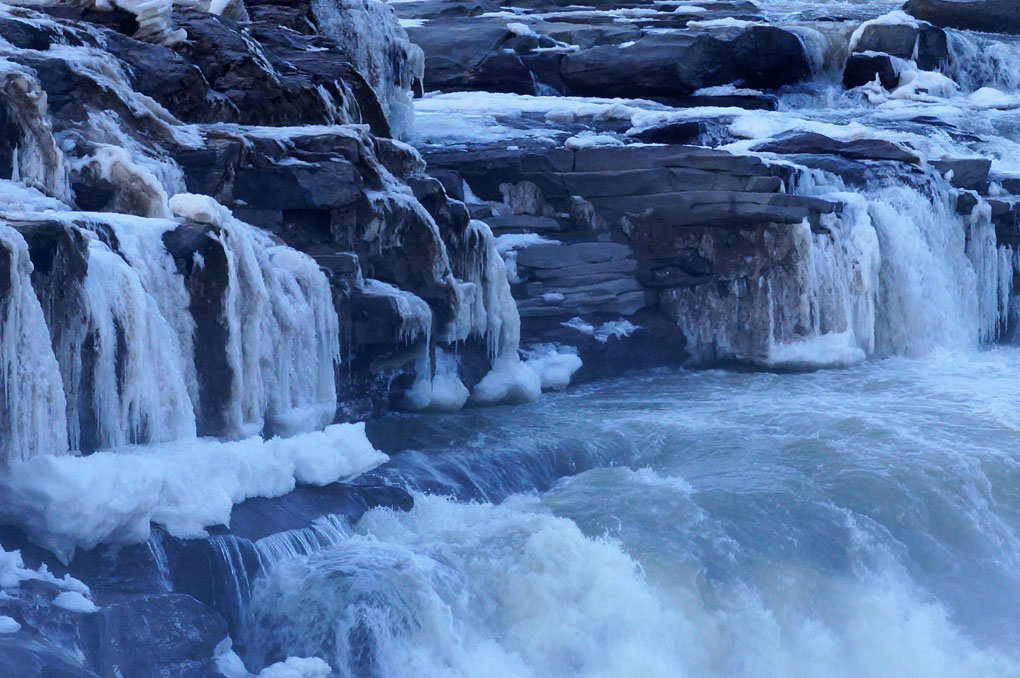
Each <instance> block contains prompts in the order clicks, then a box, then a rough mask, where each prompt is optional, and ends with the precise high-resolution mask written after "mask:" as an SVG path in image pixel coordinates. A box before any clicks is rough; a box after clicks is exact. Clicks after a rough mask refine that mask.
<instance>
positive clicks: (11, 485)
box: [0, 423, 388, 584]
mask: <svg viewBox="0 0 1020 678" xmlns="http://www.w3.org/2000/svg"><path fill="white" fill-rule="evenodd" d="M387 458H388V457H387V456H386V455H385V454H383V453H382V452H379V451H377V450H376V449H375V448H374V447H372V444H371V443H370V442H369V440H368V438H367V436H366V435H365V425H364V423H357V424H335V425H333V426H329V427H327V428H326V429H325V430H322V431H317V432H314V433H305V434H301V435H297V436H294V437H293V438H273V439H270V440H263V439H261V438H258V437H253V438H248V439H245V440H237V441H229V442H221V441H216V440H209V439H199V440H191V441H179V442H175V443H165V444H160V445H146V446H131V447H126V448H122V449H119V450H117V451H104V452H96V453H94V454H91V455H89V456H85V457H82V456H59V457H58V456H52V455H42V456H38V457H33V458H32V459H29V460H27V461H23V462H19V463H16V464H13V465H12V466H11V468H10V470H9V472H8V473H7V474H5V476H4V477H3V479H2V480H0V503H2V504H3V505H4V506H5V507H6V509H7V520H8V521H9V522H13V523H16V524H17V525H19V526H20V527H22V528H23V529H25V531H26V532H27V533H28V534H29V535H30V536H31V538H32V539H33V541H35V542H36V543H38V544H40V545H42V546H45V547H46V548H49V549H51V550H52V551H53V552H54V553H56V554H57V555H58V556H59V557H61V558H62V559H65V560H67V559H69V558H70V557H71V556H72V555H73V552H74V549H75V547H82V548H92V547H94V546H96V545H97V544H99V543H103V542H113V543H136V542H144V541H145V540H146V539H148V537H149V525H150V523H153V522H155V523H158V524H160V525H163V526H164V527H165V528H166V529H167V531H168V532H169V533H170V534H172V535H174V536H176V537H182V538H188V537H199V536H204V535H205V534H206V532H205V528H206V527H208V526H210V525H219V524H223V525H229V524H230V512H231V509H232V508H233V505H234V504H237V503H240V502H242V501H244V500H245V499H250V498H252V497H278V496H281V495H284V494H287V493H288V492H290V491H291V490H293V489H294V487H295V486H296V485H297V484H298V483H302V484H310V485H320V486H321V485H326V484H328V483H331V482H335V481H338V480H343V479H346V478H350V477H353V476H356V475H359V474H361V473H364V472H365V471H368V470H370V469H372V468H375V467H376V466H378V465H379V464H382V463H383V462H385V461H386V460H387ZM0 557H2V554H0ZM2 565H3V563H2V562H0V577H2V575H3V572H4V571H3V568H2ZM2 583H3V582H2V580H0V584H2Z"/></svg>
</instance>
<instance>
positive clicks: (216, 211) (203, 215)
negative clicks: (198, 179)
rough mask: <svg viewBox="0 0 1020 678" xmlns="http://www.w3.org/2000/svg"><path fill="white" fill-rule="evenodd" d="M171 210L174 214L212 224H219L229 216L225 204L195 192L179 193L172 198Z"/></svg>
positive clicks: (200, 222)
mask: <svg viewBox="0 0 1020 678" xmlns="http://www.w3.org/2000/svg"><path fill="white" fill-rule="evenodd" d="M170 211H171V212H173V213H174V216H178V217H180V218H182V219H190V220H191V221H194V222H196V223H199V224H209V225H210V226H219V225H221V224H222V223H223V221H224V219H226V218H229V212H227V210H226V208H225V207H223V205H221V204H219V203H218V202H216V201H215V200H214V199H213V198H210V197H209V196H207V195H197V194H195V193H178V194H177V195H175V196H174V197H172V198H170Z"/></svg>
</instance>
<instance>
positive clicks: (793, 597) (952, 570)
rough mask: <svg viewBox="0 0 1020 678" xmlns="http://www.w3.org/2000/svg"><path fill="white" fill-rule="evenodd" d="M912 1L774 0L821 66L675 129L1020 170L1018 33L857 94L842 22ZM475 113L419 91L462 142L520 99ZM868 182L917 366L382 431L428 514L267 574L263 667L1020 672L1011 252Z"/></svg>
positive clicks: (741, 146)
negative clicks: (1006, 300) (792, 137)
mask: <svg viewBox="0 0 1020 678" xmlns="http://www.w3.org/2000/svg"><path fill="white" fill-rule="evenodd" d="M900 4H901V3H899V2H898V0H897V2H888V1H885V0H867V1H862V2H832V3H813V2H801V1H797V0H793V1H786V0H767V1H766V2H763V3H761V6H762V9H763V10H764V12H765V13H766V15H767V16H768V18H769V19H770V20H771V21H773V22H776V23H781V24H784V25H793V26H794V27H795V28H796V30H797V31H798V34H799V35H801V37H802V39H803V40H804V41H805V44H806V45H808V46H809V48H810V49H813V50H814V55H815V66H816V71H817V72H816V75H817V78H816V79H815V80H814V81H813V82H811V83H810V84H807V85H804V86H801V87H795V88H792V89H790V90H788V91H786V92H785V93H784V94H783V96H782V97H781V103H780V110H779V111H777V112H760V111H753V112H742V111H735V110H733V109H728V110H719V109H715V110H705V109H700V110H690V111H673V112H670V113H669V114H668V115H667V116H666V117H684V116H687V117H692V118H699V119H700V118H706V117H707V118H711V117H713V116H716V117H719V118H720V119H722V120H724V121H725V123H726V124H727V125H729V131H730V133H731V134H733V135H734V136H735V137H737V138H738V139H746V140H748V141H746V142H742V141H737V142H734V143H732V144H731V145H730V146H729V147H730V148H731V149H733V150H738V151H742V150H747V149H749V148H751V147H752V146H753V144H754V143H756V141H757V140H758V139H761V138H767V137H768V136H770V135H774V134H777V133H779V132H781V131H783V130H785V129H808V130H820V131H823V132H825V133H831V134H834V135H837V136H839V137H840V138H847V137H849V138H854V137H859V138H868V137H873V136H874V137H878V138H886V139H891V140H897V141H907V142H909V143H911V144H913V145H914V146H915V147H916V148H918V149H921V150H922V151H923V152H924V153H927V154H930V155H931V156H932V157H939V156H940V155H943V154H946V155H971V154H973V153H975V152H977V153H980V154H983V155H987V156H990V157H992V158H993V161H994V167H995V169H996V170H997V171H999V172H1003V173H1013V172H1016V171H1017V170H1018V169H1020V165H1018V164H1017V161H1016V158H1017V157H1020V156H1018V155H1017V153H1016V143H1017V140H1018V138H1020V135H1018V133H1017V129H1018V126H1017V124H1016V120H1017V119H1018V116H1017V113H1016V107H1015V106H1012V105H999V106H998V108H1001V109H1002V110H997V109H996V107H993V106H990V105H988V102H989V96H991V94H995V95H996V96H998V95H999V94H1001V95H1002V96H1003V97H1008V98H1012V97H1015V96H1016V88H1017V86H1018V84H1020V70H1018V69H1017V68H1016V63H1017V62H1016V54H1018V46H1017V44H1016V41H1015V40H1012V39H1008V38H1002V37H992V36H980V35H976V34H972V33H965V32H955V31H952V32H950V36H949V40H950V43H951V46H952V51H953V53H954V55H955V59H954V65H953V66H952V69H954V70H953V71H952V75H953V76H954V78H955V80H956V81H957V83H959V85H960V87H959V88H955V86H953V87H949V88H948V89H946V90H945V91H941V92H937V91H934V90H928V91H924V92H919V93H914V94H911V93H909V92H907V93H904V94H903V95H902V96H898V97H897V96H894V97H887V96H886V95H884V94H882V95H881V96H879V98H878V99H868V98H866V97H863V96H861V94H860V93H859V92H856V93H847V92H845V91H844V90H843V88H842V86H841V84H840V82H839V69H840V67H841V65H842V63H843V60H844V59H845V56H846V50H847V46H848V44H849V42H850V40H851V39H852V38H851V34H852V32H853V30H854V29H855V28H856V27H857V26H858V25H859V23H860V21H861V20H863V19H870V18H874V17H876V16H878V15H880V14H883V13H885V12H889V11H891V10H895V9H897V8H898V6H899V5H900ZM832 18H836V19H839V20H840V21H836V22H833V21H831V19H832ZM819 19H828V20H827V21H819ZM842 20H845V21H842ZM983 87H994V88H996V89H997V90H998V93H997V94H996V93H995V92H990V91H989V90H981V88H983ZM472 96H474V95H472ZM482 96H486V95H482ZM476 101H482V102H483V103H481V104H477V103H475V102H472V101H471V100H470V98H469V97H466V96H459V98H458V95H451V97H448V98H446V99H444V98H443V97H442V96H440V97H436V98H434V99H432V100H429V99H426V100H425V105H424V106H423V107H422V111H421V112H423V113H424V115H423V117H422V118H420V123H421V125H422V128H423V129H426V130H431V131H432V132H435V130H436V129H439V128H438V127H437V123H438V122H442V121H444V120H446V119H447V118H448V117H449V116H450V115H451V114H454V115H461V114H462V115H463V117H462V118H456V120H457V125H460V127H458V128H457V129H456V130H455V132H454V134H455V135H456V134H461V135H463V137H464V139H467V140H468V142H470V139H471V134H476V136H477V133H476V132H468V131H464V130H465V129H466V126H469V125H468V122H465V121H470V120H482V121H483V122H482V123H479V124H480V125H484V124H492V123H491V120H490V121H488V122H486V120H487V119H485V118H477V117H471V116H477V114H478V113H479V111H480V110H481V109H483V108H485V106H487V105H490V106H491V107H492V110H489V109H485V110H484V111H482V112H484V113H485V115H490V116H495V117H494V118H493V119H494V120H497V119H500V118H499V115H501V114H502V113H500V112H499V109H500V107H504V108H505V107H506V106H510V108H513V103H512V102H511V101H510V99H507V98H503V99H500V100H499V101H498V102H496V103H493V104H485V103H484V101H485V100H484V99H480V100H476ZM522 101H525V103H522V104H520V106H521V107H522V109H524V108H526V107H529V106H530V107H533V108H534V107H536V106H537V108H536V110H538V108H541V106H543V105H547V106H550V107H551V106H555V105H559V104H558V103H557V102H558V101H562V99H553V98H548V99H541V100H540V99H539V98H531V99H526V100H525V99H522ZM508 102H509V103H508ZM536 102H538V103H536ZM631 104H632V105H634V106H638V107H639V106H640V104H635V103H634V102H631ZM999 104H1002V102H1001V101H1000V102H999ZM458 106H468V107H470V106H475V108H470V110H469V109H468V108H464V109H463V110H461V109H458V108H457V107H458ZM465 111H466V112H465ZM653 111H655V112H654V113H653V114H654V115H659V113H658V112H657V111H659V109H655V108H654V107H653ZM506 115H507V116H508V117H512V114H511V113H506ZM920 116H935V117H938V118H940V119H941V120H942V121H943V122H944V123H945V126H948V127H947V129H949V131H948V132H943V131H938V130H937V129H936V130H935V131H933V129H935V128H933V127H932V126H931V125H929V122H930V119H929V118H924V119H921V118H920ZM454 127H456V126H454ZM842 128H845V129H844V131H843V132H842V134H839V132H840V129H842ZM500 129H501V130H503V131H505V129H504V128H500ZM445 133H446V132H445V131H444V134H445ZM531 133H532V132H531V131H528V134H531ZM425 137H429V134H427V133H426V134H425ZM425 137H423V138H425ZM936 186H937V187H939V189H938V190H942V191H945V190H946V189H945V187H944V186H942V185H941V184H936ZM801 190H803V191H808V192H811V191H812V190H816V192H819V193H821V194H824V191H825V190H831V188H826V187H825V186H824V181H823V185H822V186H821V187H820V188H817V189H812V187H811V186H802V187H801ZM848 190H849V189H848ZM883 191H884V192H883ZM854 192H856V193H858V195H860V196H863V199H862V198H857V200H858V201H859V202H860V204H861V205H864V207H862V210H868V209H870V211H871V220H872V222H873V223H875V224H876V228H877V242H878V243H880V245H881V250H882V271H881V273H880V275H879V278H880V280H881V285H880V289H879V290H876V291H874V292H873V294H874V298H875V299H876V303H877V310H876V311H875V313H876V314H877V315H876V317H877V320H876V321H875V322H874V323H873V324H874V325H875V329H874V332H875V335H876V340H877V345H876V348H875V353H874V356H878V355H893V356H901V357H885V358H879V357H872V358H870V359H869V360H868V361H867V362H865V363H863V364H860V365H857V366H855V367H850V368H847V369H840V370H823V371H817V372H809V373H776V372H739V371H708V372H687V371H666V370H660V371H653V372H646V373H639V374H632V375H628V376H626V377H624V378H620V379H617V380H614V381H609V382H603V383H596V384H590V385H586V386H582V387H579V388H575V389H572V390H570V391H568V392H563V393H557V394H551V395H547V396H545V397H543V398H542V399H541V400H540V401H538V402H536V403H532V404H529V405H523V406H517V407H494V408H487V409H472V410H466V411H464V412H461V413H459V414H453V415H442V416H438V415H427V416H417V415H415V416H411V415H401V416H391V417H388V418H386V419H384V420H381V421H379V422H376V423H374V424H373V430H372V437H373V440H374V442H375V443H376V444H377V445H379V446H380V447H382V448H383V449H385V450H386V451H387V452H390V453H391V455H392V460H391V462H390V463H389V464H387V465H386V466H384V467H382V468H380V469H379V470H377V471H376V472H374V473H373V474H370V476H369V478H368V480H371V481H376V480H379V479H380V478H381V479H383V480H385V481H386V482H390V483H394V484H398V485H401V486H404V487H407V488H409V489H411V490H412V491H414V492H415V493H416V503H415V508H414V509H413V510H412V511H411V512H410V513H401V512H394V511H390V510H378V509H377V510H375V511H372V512H370V513H368V514H367V515H366V516H365V517H364V518H363V519H362V520H361V521H360V522H359V523H358V524H357V525H356V526H355V527H354V528H353V529H352V530H350V534H345V535H344V537H345V538H343V539H339V540H337V543H336V544H335V545H334V546H332V547H330V548H327V549H324V550H321V551H319V552H317V553H313V554H311V555H309V556H300V557H297V558H292V559H289V560H285V561H282V562H280V563H278V564H277V566H275V567H273V568H270V569H269V570H268V572H267V574H266V575H265V576H264V577H262V578H260V579H259V580H258V581H257V582H256V583H255V585H254V588H253V593H252V600H251V605H250V610H249V613H250V619H249V624H247V637H245V638H243V639H241V640H242V644H243V647H244V648H245V653H247V654H248V658H249V659H251V660H252V663H253V664H259V665H263V664H265V663H268V662H269V661H275V660H278V659H280V658H282V657H285V656H287V655H312V654H317V655H319V656H325V657H326V658H327V659H328V660H329V661H330V664H331V665H332V666H333V667H334V669H335V670H336V671H338V672H339V673H340V674H341V675H345V676H347V675H350V676H380V677H385V676H429V677H432V676H478V677H479V678H482V677H485V678H489V677H501V676H515V677H517V676H534V677H535V678H559V677H566V676H574V677H586V678H587V677H594V676H606V677H617V676H619V677H624V676H626V677H630V676H642V677H649V676H664V677H666V676H668V677H674V676H699V677H709V676H712V677H714V676H726V677H745V676H747V677H750V676H756V677H759V676H760V677H762V678H772V677H788V676H805V677H813V678H814V677H822V676H826V677H829V676H833V677H843V676H846V677H847V678H850V677H875V676H917V677H919V678H920V677H924V678H931V677H935V676H960V677H964V676H965V677H972V678H977V677H986V676H989V677H991V676H1020V608H1018V607H1017V601H1018V600H1020V568H1018V565H1020V535H1018V534H1017V528H1018V526H1020V445H1018V442H1020V389H1018V387H1017V384H1018V383H1020V349H1017V348H995V349H989V350H977V349H976V348H975V346H976V343H977V342H976V340H975V339H976V338H978V337H980V338H983V339H984V340H987V339H989V338H990V337H991V336H993V335H994V333H995V328H996V327H1000V328H1001V327H1002V325H1001V323H1002V322H1003V321H1002V319H1001V317H999V316H997V315H996V314H997V313H1000V314H1001V313H1002V312H1003V309H1004V306H1003V305H1002V304H1001V303H1000V304H998V306H997V304H996V299H995V294H996V292H995V290H996V289H997V285H998V283H996V280H997V277H998V276H1000V275H1005V276H1006V280H1007V281H1008V277H1009V274H1010V266H1011V265H1010V262H1009V261H1008V259H1007V260H1006V261H1005V262H1004V263H1002V265H1001V266H1000V268H999V269H996V268H995V266H996V264H995V263H994V262H992V263H989V264H988V266H989V268H988V272H982V270H981V266H979V263H980V261H981V258H980V257H974V256H972V257H971V260H970V261H966V260H964V259H963V258H962V257H961V254H962V250H963V248H961V247H959V246H958V245H959V243H960V242H963V240H964V235H963V233H964V231H963V228H962V224H963V220H962V219H961V218H959V217H957V216H956V215H954V214H951V210H948V208H946V207H945V204H944V203H946V200H945V196H944V195H936V196H927V195H924V194H923V193H921V192H919V191H915V190H913V189H910V190H908V189H907V188H904V187H902V186H897V187H894V188H889V187H888V186H886V187H885V188H880V187H871V186H869V187H868V188H867V189H860V190H855V191H854ZM841 199H843V200H844V201H849V202H852V201H851V198H848V197H846V194H842V198H841ZM865 201H866V203H865ZM933 204H934V207H932V205H933ZM869 206H870V207H869ZM940 206H941V207H940ZM940 210H941V211H940ZM968 241H969V240H968ZM947 243H948V244H947ZM943 251H945V252H952V253H954V254H952V256H943V255H942V254H939V253H940V252H943ZM921 255H924V256H921ZM996 270H999V271H1000V272H999V273H997V272H996ZM986 278H988V280H985V279H986ZM975 280H977V281H979V282H978V283H977V284H975ZM1007 286H1008V282H1007ZM1000 287H1001V285H1000ZM982 289H983V290H985V292H979V291H978V292H976V291H975V290H982ZM983 294H984V295H986V296H988V295H990V296H988V298H987V299H984V298H982V295H983ZM975 295H976V296H975ZM997 308H998V311H997V310H996V309H997ZM902 356H911V357H902Z"/></svg>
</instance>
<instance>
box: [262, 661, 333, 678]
mask: <svg viewBox="0 0 1020 678" xmlns="http://www.w3.org/2000/svg"><path fill="white" fill-rule="evenodd" d="M331 673H332V670H331V669H330V668H329V664H327V663H326V662H324V661H323V660H321V659H319V658H318V657H288V658H287V659H286V660H284V661H282V662H277V663H276V664H273V665H272V666H267V667H266V668H264V669H262V670H261V671H259V675H258V678H329V676H330V674H331Z"/></svg>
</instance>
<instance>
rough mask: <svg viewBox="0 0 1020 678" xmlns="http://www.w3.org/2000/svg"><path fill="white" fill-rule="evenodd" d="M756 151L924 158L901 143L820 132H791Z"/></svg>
mask: <svg viewBox="0 0 1020 678" xmlns="http://www.w3.org/2000/svg"><path fill="white" fill-rule="evenodd" d="M755 150H756V151H765V152H768V153H781V154H784V155H785V154H820V155H838V156H842V157H844V158H852V159H856V160H892V161H896V162H906V163H910V164H912V165H916V164H919V163H920V162H921V160H920V158H918V156H917V155H916V154H914V153H912V152H911V151H909V150H907V149H905V148H903V147H902V146H900V145H899V144H896V143H893V142H891V141H883V140H881V139H854V140H852V141H837V140H836V139H832V138H830V137H827V136H825V135H822V134H818V133H816V132H790V133H787V134H784V135H781V136H779V137H776V138H775V139H772V140H770V141H766V142H765V143H763V144H759V145H758V146H756V147H755Z"/></svg>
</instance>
